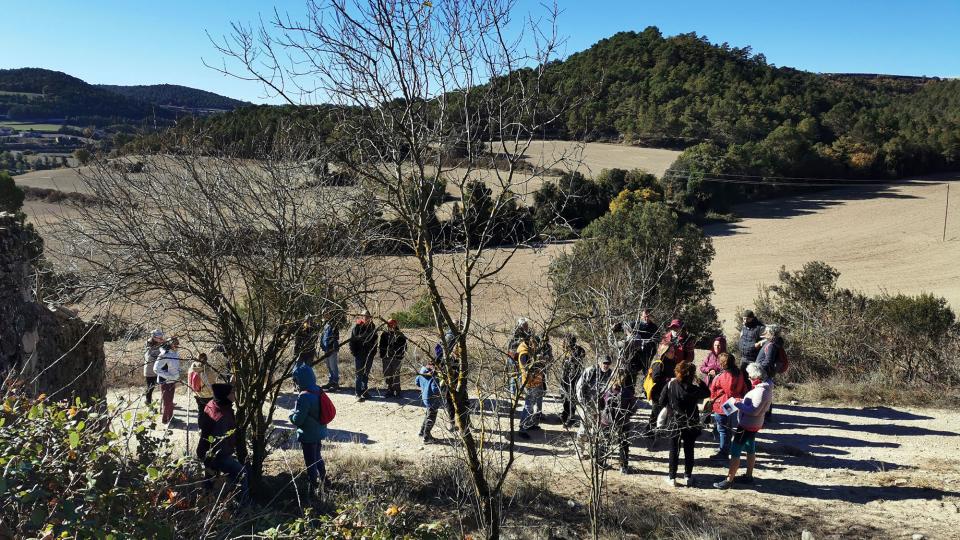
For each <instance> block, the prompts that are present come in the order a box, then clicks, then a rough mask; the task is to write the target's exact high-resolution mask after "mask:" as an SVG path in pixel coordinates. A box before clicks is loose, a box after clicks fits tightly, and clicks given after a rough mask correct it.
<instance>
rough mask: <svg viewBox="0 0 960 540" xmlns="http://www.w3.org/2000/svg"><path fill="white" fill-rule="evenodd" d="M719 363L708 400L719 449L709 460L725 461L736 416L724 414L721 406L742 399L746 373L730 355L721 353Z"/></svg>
mask: <svg viewBox="0 0 960 540" xmlns="http://www.w3.org/2000/svg"><path fill="white" fill-rule="evenodd" d="M719 363H720V368H721V371H720V374H719V375H717V376H716V377H714V378H713V382H712V383H710V399H711V401H712V402H713V408H712V411H713V418H714V424H715V425H716V426H717V436H718V438H719V439H720V441H719V442H720V448H718V449H717V453H716V454H714V455H712V456H710V459H722V460H726V459H728V458H729V457H730V436H731V434H732V433H733V429H734V428H735V427H736V426H735V422H736V420H737V416H736V415H735V414H730V415H727V414H724V412H723V404H724V403H726V402H727V400H729V399H730V398H734V399H742V398H743V396H744V395H745V394H746V393H747V380H746V373H744V372H742V371H740V368H738V367H737V359H736V358H735V357H734V356H733V355H732V354H728V353H721V354H720V358H719Z"/></svg>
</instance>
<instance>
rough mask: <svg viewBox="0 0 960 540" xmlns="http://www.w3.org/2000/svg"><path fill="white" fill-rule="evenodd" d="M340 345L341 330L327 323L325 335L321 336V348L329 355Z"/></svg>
mask: <svg viewBox="0 0 960 540" xmlns="http://www.w3.org/2000/svg"><path fill="white" fill-rule="evenodd" d="M338 345H340V329H339V328H337V327H336V326H334V325H332V324H330V323H327V324H326V325H324V327H323V335H322V336H320V348H321V349H323V352H325V353H328V352H330V351H332V350H334V349H336V348H337V346H338Z"/></svg>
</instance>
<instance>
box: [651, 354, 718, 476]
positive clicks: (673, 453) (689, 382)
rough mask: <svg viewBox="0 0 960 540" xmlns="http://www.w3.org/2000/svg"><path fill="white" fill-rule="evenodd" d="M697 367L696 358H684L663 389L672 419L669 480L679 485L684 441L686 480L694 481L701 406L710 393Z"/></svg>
mask: <svg viewBox="0 0 960 540" xmlns="http://www.w3.org/2000/svg"><path fill="white" fill-rule="evenodd" d="M696 373H697V369H696V366H694V365H693V363H692V362H682V363H680V364H677V367H676V368H675V374H676V378H674V379H672V380H671V381H670V382H669V383H667V385H666V387H665V388H664V389H663V391H662V392H661V393H660V398H659V403H660V407H667V408H668V410H669V412H668V413H667V414H668V415H670V420H669V422H668V423H667V430H668V433H669V434H670V472H669V475H668V476H667V478H666V482H667V484H668V485H670V486H676V485H677V466H678V464H679V461H680V446H681V444H682V445H683V480H684V484H685V485H687V486H692V485H694V481H693V450H694V446H695V444H696V442H697V437H699V436H700V432H701V431H702V428H701V425H700V411H699V410H698V408H697V406H698V405H699V404H700V402H701V401H703V400H704V399H706V398H708V397H710V389H709V388H707V385H706V383H704V382H703V381H702V380H700V379H697V377H696Z"/></svg>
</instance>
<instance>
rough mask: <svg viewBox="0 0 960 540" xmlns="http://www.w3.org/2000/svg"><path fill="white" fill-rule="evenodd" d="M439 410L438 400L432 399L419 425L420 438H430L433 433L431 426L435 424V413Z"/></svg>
mask: <svg viewBox="0 0 960 540" xmlns="http://www.w3.org/2000/svg"><path fill="white" fill-rule="evenodd" d="M439 410H440V398H439V397H437V398H432V399H431V400H430V406H428V407H425V414H424V416H423V423H422V424H420V438H421V439H429V438H431V437H432V435H431V434H430V432H431V431H433V424H435V423H436V422H437V411H439Z"/></svg>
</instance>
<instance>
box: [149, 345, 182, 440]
mask: <svg viewBox="0 0 960 540" xmlns="http://www.w3.org/2000/svg"><path fill="white" fill-rule="evenodd" d="M179 349H180V340H179V339H177V338H175V337H173V338H170V341H168V342H166V343H164V344H163V346H162V347H161V348H160V356H158V357H157V361H156V362H154V364H153V370H154V371H155V372H156V373H157V382H158V383H159V384H160V401H161V409H160V410H161V413H160V418H161V422H163V423H164V424H170V422H171V421H172V420H173V409H174V405H173V398H174V395H175V393H176V389H177V381H178V380H179V379H180V353H179V352H178V351H179Z"/></svg>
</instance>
